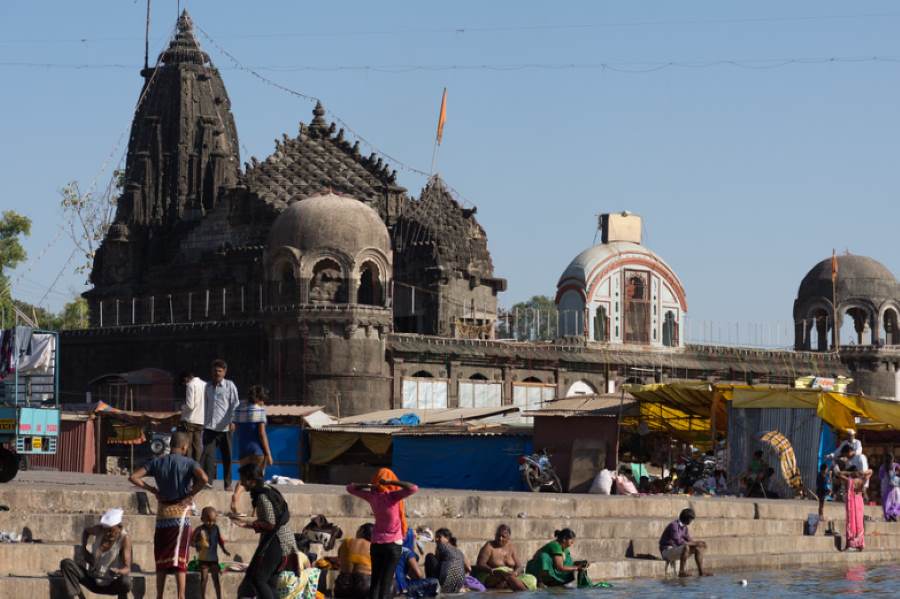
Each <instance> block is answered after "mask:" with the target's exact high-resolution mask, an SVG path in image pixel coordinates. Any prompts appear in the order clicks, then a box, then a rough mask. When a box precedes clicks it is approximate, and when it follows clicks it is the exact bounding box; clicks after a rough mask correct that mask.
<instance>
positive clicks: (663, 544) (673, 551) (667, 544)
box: [659, 508, 712, 578]
mask: <svg viewBox="0 0 900 599" xmlns="http://www.w3.org/2000/svg"><path fill="white" fill-rule="evenodd" d="M696 518H697V515H696V514H695V513H694V510H692V509H691V508H687V509H683V510H681V514H679V515H678V519H677V520H673V521H672V522H670V523H669V525H668V526H667V527H666V529H665V530H664V531H663V533H662V537H660V539H659V552H660V554H661V555H662V558H663V559H664V560H666V566H667V567H668V565H669V564H674V563H675V560H678V562H679V568H678V577H679V578H686V577H688V576H690V574H688V573H687V572H686V571H685V568H684V567H685V565H686V564H687V561H688V558H689V557H690V556H692V555H693V556H694V561H695V562H696V563H697V572H698V573H699V574H700V576H712V573H710V572H708V571H706V570H704V569H703V554H704V553H705V552H706V543H705V542H704V541H695V540H694V539H692V538H691V533H690V531H688V526H690V525H691V522H693V521H694V520H695V519H696Z"/></svg>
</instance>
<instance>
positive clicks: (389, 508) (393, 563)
mask: <svg viewBox="0 0 900 599" xmlns="http://www.w3.org/2000/svg"><path fill="white" fill-rule="evenodd" d="M418 490H419V487H417V486H416V485H414V484H413V483H408V482H404V481H402V480H397V475H396V474H394V472H393V471H392V470H391V469H390V468H381V469H380V470H379V471H378V472H377V473H376V474H375V476H374V477H372V482H370V483H368V484H359V483H351V484H349V485H347V492H348V493H350V494H351V495H355V496H356V497H359V498H360V499H364V500H366V501H367V502H368V503H369V505H370V506H371V507H372V514H373V515H374V516H375V529H374V530H373V531H372V545H371V549H370V551H371V556H372V584H371V586H370V587H369V599H390V598H391V597H392V596H393V594H394V571H395V570H396V569H397V563H398V562H399V560H400V553H401V552H402V550H403V545H402V543H403V539H404V537H405V536H406V532H407V530H408V529H409V525H408V524H407V521H406V508H405V506H404V504H403V500H404V499H406V498H407V497H409V496H410V495H412V494H413V493H415V492H416V491H418Z"/></svg>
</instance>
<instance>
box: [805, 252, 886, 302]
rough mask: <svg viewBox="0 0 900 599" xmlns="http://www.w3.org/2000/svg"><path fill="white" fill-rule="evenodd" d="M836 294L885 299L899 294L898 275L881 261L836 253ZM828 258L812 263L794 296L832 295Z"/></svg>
mask: <svg viewBox="0 0 900 599" xmlns="http://www.w3.org/2000/svg"><path fill="white" fill-rule="evenodd" d="M837 262H838V276H837V288H836V291H837V295H838V298H852V297H857V298H867V299H876V300H877V299H887V298H895V297H897V295H898V293H897V292H898V285H897V279H896V278H895V277H894V274H893V273H892V272H891V271H890V270H889V269H888V268H887V267H886V266H885V265H884V264H882V263H880V262H878V261H877V260H874V259H872V258H869V257H868V256H855V255H852V254H848V255H843V256H838V257H837ZM831 295H832V290H831V258H826V259H824V260H822V261H821V262H819V263H818V264H816V265H815V266H813V267H812V269H811V270H810V271H809V272H808V273H806V276H805V277H803V280H802V281H801V282H800V288H799V289H798V291H797V300H798V301H799V302H801V303H802V302H804V301H805V300H808V299H813V298H819V297H825V298H829V299H830V298H831Z"/></svg>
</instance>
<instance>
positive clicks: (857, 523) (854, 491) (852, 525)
mask: <svg viewBox="0 0 900 599" xmlns="http://www.w3.org/2000/svg"><path fill="white" fill-rule="evenodd" d="M838 476H839V477H840V478H841V479H842V480H844V482H845V483H846V486H847V497H846V503H845V505H846V508H847V543H846V545H845V547H844V550H845V551H846V550H848V549H856V550H857V551H862V550H863V549H864V548H865V546H866V536H865V524H864V521H863V516H864V508H865V505H866V500H865V495H864V494H865V488H866V482H868V480H869V477H870V476H872V471H871V470H866V471H865V472H857V471H856V467H854V466H850V468H848V469H847V471H846V472H841V473H839V474H838Z"/></svg>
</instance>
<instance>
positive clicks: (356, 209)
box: [266, 193, 391, 257]
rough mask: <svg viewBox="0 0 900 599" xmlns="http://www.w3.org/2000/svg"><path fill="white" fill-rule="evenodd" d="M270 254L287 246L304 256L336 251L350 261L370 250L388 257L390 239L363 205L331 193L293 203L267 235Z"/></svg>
mask: <svg viewBox="0 0 900 599" xmlns="http://www.w3.org/2000/svg"><path fill="white" fill-rule="evenodd" d="M266 245H267V247H268V249H269V250H270V251H274V250H277V249H278V248H280V247H283V246H288V247H292V248H296V249H298V250H300V252H307V251H313V250H322V249H330V250H338V251H340V252H342V253H344V254H346V255H348V256H350V257H355V256H356V255H358V254H359V253H360V252H361V251H363V250H365V249H369V248H374V249H377V250H380V251H382V252H384V253H385V254H390V251H391V238H390V236H389V235H388V230H387V227H386V226H385V225H384V221H382V220H381V217H380V216H378V213H377V212H375V211H374V210H373V209H372V208H370V207H369V206H368V205H367V204H365V203H363V202H361V201H359V200H355V199H353V198H350V197H345V196H339V195H336V194H333V193H328V194H323V195H317V196H313V197H310V198H306V199H304V200H299V201H294V202H291V204H290V205H289V206H288V207H287V209H285V210H284V212H282V213H281V214H280V215H278V218H276V219H275V222H274V223H273V224H272V228H271V230H270V231H269V239H268V241H267V244H266Z"/></svg>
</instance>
